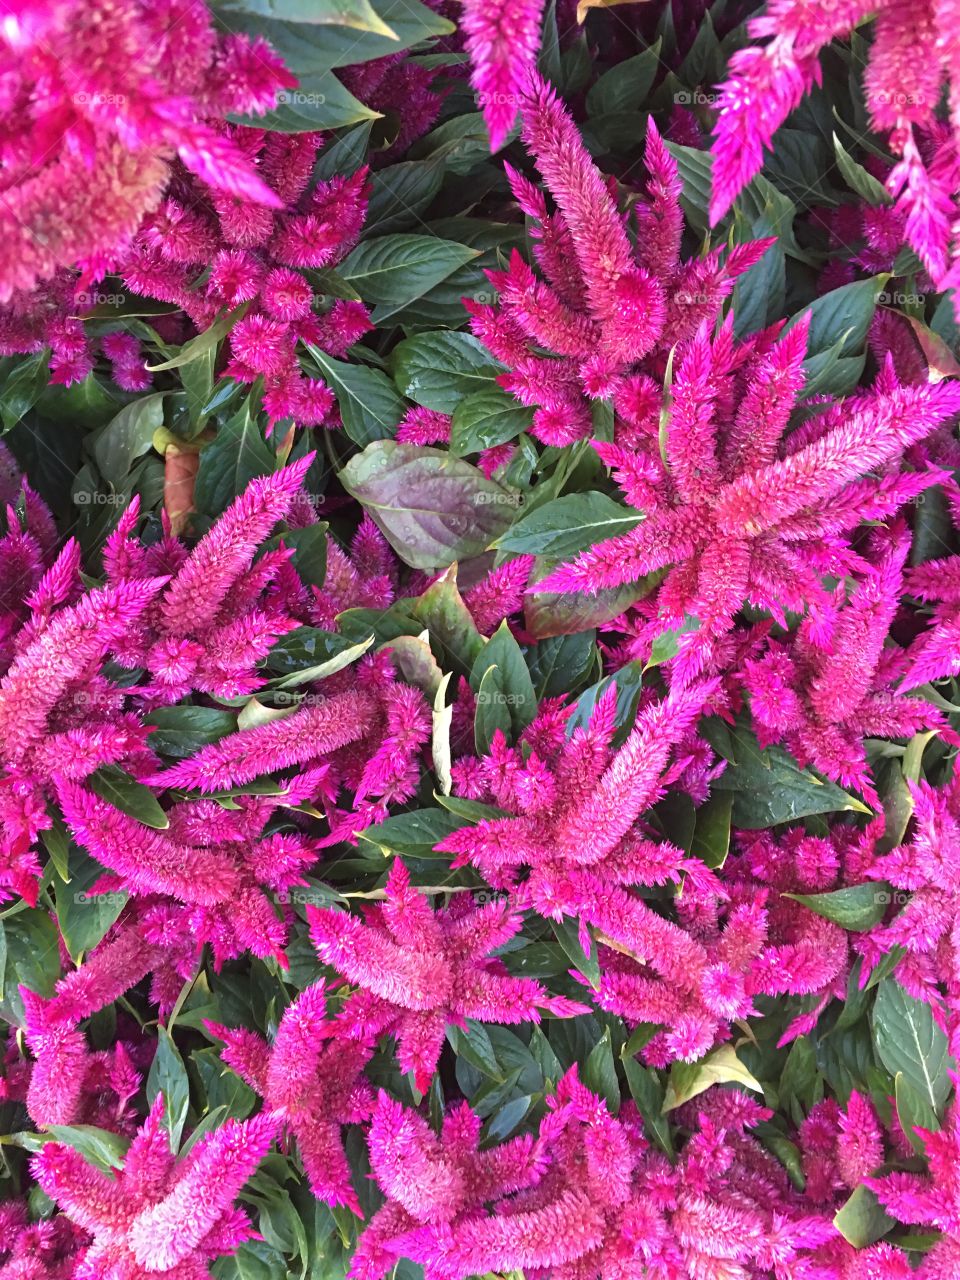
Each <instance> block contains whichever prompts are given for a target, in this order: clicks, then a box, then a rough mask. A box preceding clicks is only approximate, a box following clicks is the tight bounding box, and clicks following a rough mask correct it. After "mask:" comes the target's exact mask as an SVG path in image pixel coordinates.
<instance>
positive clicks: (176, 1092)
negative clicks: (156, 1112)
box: [147, 1027, 190, 1150]
mask: <svg viewBox="0 0 960 1280" xmlns="http://www.w3.org/2000/svg"><path fill="white" fill-rule="evenodd" d="M158 1093H162V1094H163V1122H164V1124H165V1125H166V1127H167V1129H168V1130H169V1132H170V1142H171V1146H172V1147H173V1149H174V1150H176V1149H177V1148H178V1147H179V1145H180V1135H181V1134H182V1133H183V1126H184V1125H185V1124H186V1122H187V1111H188V1109H189V1107H190V1081H189V1079H188V1077H187V1068H186V1067H185V1066H184V1062H183V1059H182V1058H181V1057H180V1051H179V1050H178V1049H177V1046H176V1045H175V1044H174V1043H173V1037H172V1036H171V1035H170V1032H169V1031H168V1030H167V1029H166V1027H158V1028H157V1052H156V1053H155V1054H154V1057H153V1062H152V1063H151V1065H150V1074H149V1075H148V1076H147V1102H148V1103H149V1104H150V1105H152V1104H153V1102H154V1099H155V1098H156V1096H157V1094H158Z"/></svg>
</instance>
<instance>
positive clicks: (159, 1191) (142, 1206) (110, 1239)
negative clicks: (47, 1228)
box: [32, 1094, 276, 1280]
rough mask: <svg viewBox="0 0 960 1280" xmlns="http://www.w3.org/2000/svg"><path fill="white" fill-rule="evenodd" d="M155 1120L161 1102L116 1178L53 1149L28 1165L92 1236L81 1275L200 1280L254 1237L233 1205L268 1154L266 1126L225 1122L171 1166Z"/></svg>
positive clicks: (263, 1120)
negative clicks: (215, 1262) (213, 1264)
mask: <svg viewBox="0 0 960 1280" xmlns="http://www.w3.org/2000/svg"><path fill="white" fill-rule="evenodd" d="M162 1120H163V1096H162V1094H161V1095H158V1097H157V1100H156V1102H154V1104H153V1107H152V1108H151V1110H150V1114H149V1116H148V1117H147V1119H146V1120H145V1121H144V1124H143V1127H142V1128H141V1130H140V1132H139V1133H138V1134H137V1135H136V1137H135V1138H134V1140H133V1142H132V1143H131V1145H130V1148H129V1150H128V1152H127V1155H126V1159H125V1161H124V1166H123V1168H122V1169H121V1170H117V1171H116V1173H115V1175H114V1176H110V1175H109V1174H107V1173H104V1172H102V1171H101V1170H100V1169H97V1168H95V1167H94V1166H92V1165H89V1164H87V1163H86V1162H85V1161H84V1159H83V1157H82V1156H81V1155H80V1154H79V1153H78V1152H77V1151H75V1150H73V1149H72V1148H71V1147H65V1146H62V1145H61V1144H60V1143H56V1142H51V1143H47V1144H46V1145H45V1146H44V1148H43V1149H42V1151H41V1152H40V1153H39V1154H38V1155H37V1156H35V1157H34V1159H33V1162H32V1167H33V1172H34V1176H35V1177H36V1179H37V1182H38V1183H39V1184H40V1186H41V1187H42V1188H43V1190H44V1191H45V1192H46V1194H47V1195H48V1196H50V1198H51V1199H52V1200H55V1201H56V1202H57V1204H58V1205H60V1207H61V1208H62V1209H63V1211H64V1212H65V1213H66V1214H67V1215H68V1216H69V1217H70V1218H71V1219H72V1221H73V1222H75V1223H76V1224H77V1225H78V1226H80V1227H82V1228H83V1229H84V1230H85V1231H88V1232H90V1234H91V1235H92V1236H93V1243H92V1244H91V1245H90V1246H89V1248H88V1249H87V1251H86V1253H85V1255H84V1259H83V1267H84V1269H85V1274H89V1275H108V1274H109V1275H111V1276H115V1277H118V1280H119V1278H120V1277H123V1280H134V1277H137V1276H143V1275H170V1274H176V1275H183V1276H185V1277H186V1276H190V1277H198V1278H199V1277H201V1276H204V1275H206V1274H208V1272H207V1264H208V1263H209V1262H210V1261H212V1260H213V1259H214V1258H218V1257H221V1256H223V1255H224V1254H230V1253H233V1252H235V1250H236V1249H237V1248H238V1247H239V1246H240V1245H241V1244H242V1243H243V1242H244V1240H248V1239H250V1238H251V1237H252V1235H253V1234H254V1233H253V1230H252V1227H251V1225H250V1223H249V1221H248V1220H247V1217H246V1214H244V1213H243V1212H242V1211H241V1210H239V1209H236V1208H235V1207H234V1201H235V1199H236V1197H237V1195H238V1193H239V1192H240V1190H241V1189H242V1187H243V1185H244V1183H245V1182H246V1181H247V1179H248V1178H249V1177H250V1176H251V1175H252V1174H253V1173H254V1171H255V1170H256V1168H257V1165H258V1164H259V1163H260V1161H261V1160H262V1159H263V1157H264V1156H265V1155H266V1154H267V1152H268V1151H269V1149H270V1145H271V1143H272V1142H273V1138H274V1135H275V1133H276V1125H275V1123H274V1121H272V1120H271V1119H269V1118H268V1117H267V1116H265V1115H259V1116H255V1117H254V1118H253V1119H252V1120H226V1121H225V1122H224V1123H223V1124H222V1125H221V1126H220V1128H219V1129H216V1130H215V1131H214V1132H212V1133H209V1134H206V1135H205V1136H204V1137H202V1138H201V1139H200V1140H199V1142H197V1143H196V1144H195V1145H194V1146H193V1148H192V1149H191V1151H190V1153H189V1155H187V1156H185V1157H183V1158H181V1159H179V1160H177V1159H175V1157H174V1155H173V1153H172V1152H171V1151H170V1139H169V1134H168V1133H167V1130H166V1129H165V1127H164V1126H163V1123H162Z"/></svg>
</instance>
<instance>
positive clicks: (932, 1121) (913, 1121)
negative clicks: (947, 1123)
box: [894, 1071, 940, 1156]
mask: <svg viewBox="0 0 960 1280" xmlns="http://www.w3.org/2000/svg"><path fill="white" fill-rule="evenodd" d="M894 1093H895V1096H896V1103H897V1119H898V1120H899V1121H900V1128H901V1129H902V1130H903V1132H904V1134H905V1135H906V1137H907V1139H908V1141H909V1142H910V1145H911V1146H912V1147H913V1149H914V1151H916V1153H917V1155H918V1156H922V1155H924V1154H925V1151H926V1147H925V1145H924V1141H923V1139H922V1138H921V1137H920V1135H919V1134H918V1133H916V1132H915V1130H916V1129H918V1128H920V1129H927V1130H930V1131H931V1132H936V1131H937V1130H938V1129H939V1128H940V1120H939V1118H938V1116H937V1113H936V1111H934V1109H933V1107H932V1106H931V1105H930V1103H929V1102H928V1101H927V1100H926V1099H925V1098H924V1097H922V1096H921V1095H920V1094H919V1093H918V1092H917V1090H916V1089H915V1088H914V1087H913V1085H912V1084H910V1082H909V1081H908V1080H907V1078H906V1076H905V1075H904V1074H903V1072H902V1071H898V1072H897V1075H896V1078H895V1080H894Z"/></svg>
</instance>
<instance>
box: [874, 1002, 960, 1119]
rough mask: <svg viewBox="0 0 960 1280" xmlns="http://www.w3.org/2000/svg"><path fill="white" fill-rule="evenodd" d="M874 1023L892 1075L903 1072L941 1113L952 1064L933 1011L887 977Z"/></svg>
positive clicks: (923, 1099) (878, 1044)
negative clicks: (949, 1069) (948, 1072)
mask: <svg viewBox="0 0 960 1280" xmlns="http://www.w3.org/2000/svg"><path fill="white" fill-rule="evenodd" d="M872 1023H873V1038H874V1044H875V1045H876V1050H877V1056H878V1057H879V1058H880V1061H881V1062H882V1063H883V1065H884V1066H885V1067H886V1069H887V1070H888V1071H889V1072H890V1074H891V1075H892V1076H894V1077H895V1076H896V1075H897V1074H898V1073H902V1074H903V1077H904V1079H905V1081H906V1083H907V1084H908V1085H910V1086H911V1088H913V1089H914V1090H915V1091H916V1093H917V1096H918V1097H919V1099H920V1100H921V1102H923V1103H924V1104H926V1105H927V1106H929V1107H931V1108H932V1109H933V1111H935V1112H936V1114H937V1115H940V1113H941V1111H942V1109H943V1106H944V1103H945V1102H946V1100H947V1098H948V1097H949V1095H950V1089H951V1085H950V1077H949V1075H948V1074H947V1069H948V1067H951V1066H952V1065H953V1064H952V1060H951V1059H950V1058H949V1057H948V1055H947V1037H946V1036H945V1035H944V1033H943V1032H942V1031H941V1030H940V1028H939V1027H938V1026H937V1024H936V1022H935V1021H934V1018H933V1010H932V1009H931V1008H930V1006H929V1005H928V1004H927V1003H926V1002H924V1001H921V1000H915V999H914V998H913V996H911V995H909V994H908V993H907V992H906V991H904V989H903V987H901V985H900V983H899V982H896V981H895V980H894V979H893V978H884V979H883V981H882V982H881V983H880V984H879V986H878V988H877V998H876V1002H875V1003H874V1006H873V1014H872Z"/></svg>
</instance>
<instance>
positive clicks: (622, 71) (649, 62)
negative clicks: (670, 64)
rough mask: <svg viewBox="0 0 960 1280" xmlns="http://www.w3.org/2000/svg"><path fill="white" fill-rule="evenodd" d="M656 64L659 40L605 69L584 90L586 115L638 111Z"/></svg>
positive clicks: (654, 76)
mask: <svg viewBox="0 0 960 1280" xmlns="http://www.w3.org/2000/svg"><path fill="white" fill-rule="evenodd" d="M659 67H660V41H659V40H658V41H657V42H656V44H653V45H651V46H650V48H649V49H644V51H643V53H638V54H636V55H635V56H634V57H632V58H627V59H626V60H625V61H624V62H620V63H618V64H617V65H616V66H615V67H614V68H613V70H612V71H606V72H604V74H603V75H602V76H600V77H599V79H597V80H596V81H595V82H594V83H593V85H592V86H591V87H590V89H589V91H588V92H587V114H588V115H590V116H602V115H608V114H612V113H615V112H623V111H639V110H640V108H641V107H642V106H643V104H644V103H645V102H646V100H647V94H648V93H649V91H650V88H651V86H652V84H653V82H654V79H655V78H656V74H657V71H658V70H659Z"/></svg>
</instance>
